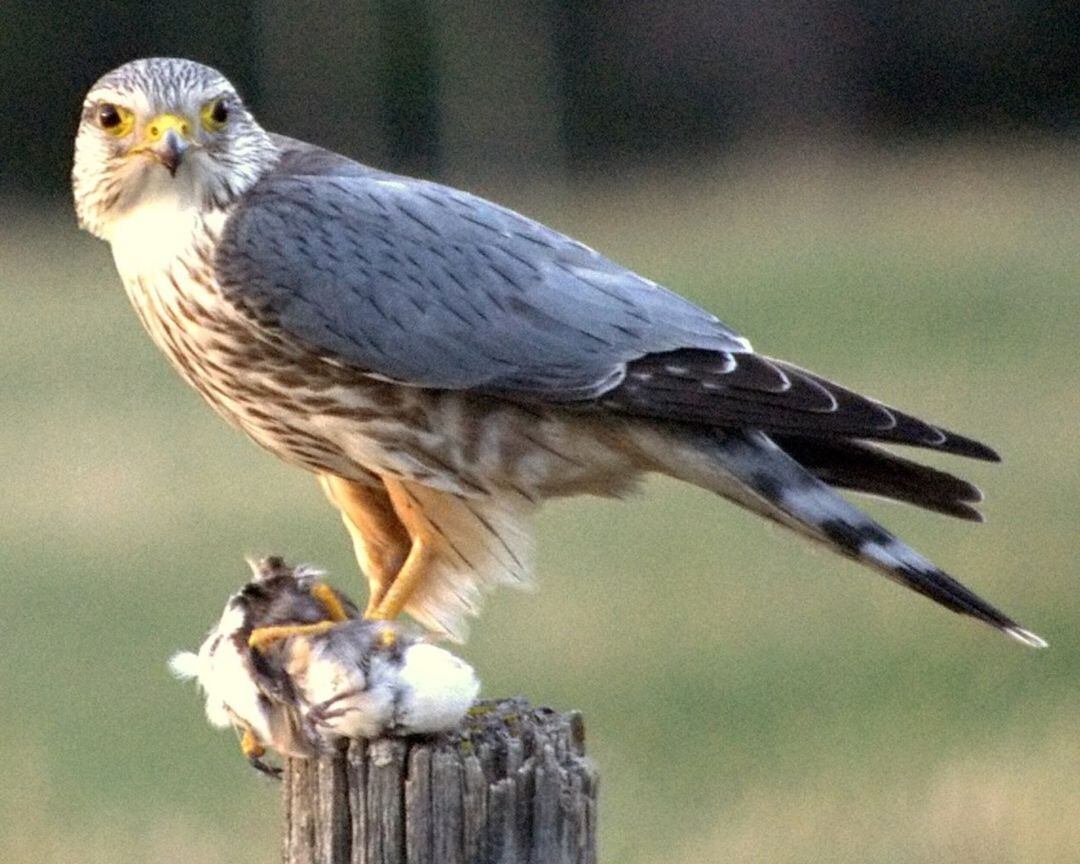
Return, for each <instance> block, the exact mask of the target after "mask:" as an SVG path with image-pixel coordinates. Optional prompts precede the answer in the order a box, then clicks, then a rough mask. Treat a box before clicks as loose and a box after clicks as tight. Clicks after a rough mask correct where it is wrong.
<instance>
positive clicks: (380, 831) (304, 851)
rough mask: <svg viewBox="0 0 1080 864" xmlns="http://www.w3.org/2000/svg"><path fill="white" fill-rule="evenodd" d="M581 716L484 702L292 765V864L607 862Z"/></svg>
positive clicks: (288, 824)
mask: <svg viewBox="0 0 1080 864" xmlns="http://www.w3.org/2000/svg"><path fill="white" fill-rule="evenodd" d="M597 780H598V778H597V773H596V769H595V767H594V766H593V765H592V763H591V762H590V761H589V760H588V759H586V758H585V726H584V723H583V721H582V717H581V715H580V714H578V713H576V712H571V713H569V714H557V713H555V712H554V711H551V710H550V709H547V708H533V707H532V706H530V705H529V704H528V703H527V702H526V701H525V700H523V699H507V700H503V701H499V702H481V703H479V705H477V707H476V708H474V709H473V710H472V711H471V712H470V714H469V716H468V717H467V718H466V720H465V721H464V723H463V724H462V727H461V728H460V729H458V730H456V731H455V732H452V733H449V734H446V735H440V736H435V737H428V738H381V739H378V740H375V741H353V742H351V743H350V745H349V747H348V749H347V750H343V751H342V752H340V753H338V754H336V755H332V756H326V757H323V758H322V759H319V760H303V759H291V760H289V761H288V764H287V765H286V768H285V774H284V790H283V802H284V828H283V836H282V858H283V861H284V862H285V864H596V793H597Z"/></svg>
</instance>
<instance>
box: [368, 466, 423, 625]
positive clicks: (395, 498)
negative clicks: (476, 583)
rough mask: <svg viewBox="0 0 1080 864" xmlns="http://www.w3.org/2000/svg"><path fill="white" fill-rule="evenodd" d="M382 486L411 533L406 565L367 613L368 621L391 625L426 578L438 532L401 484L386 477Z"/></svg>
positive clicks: (399, 517) (404, 564)
mask: <svg viewBox="0 0 1080 864" xmlns="http://www.w3.org/2000/svg"><path fill="white" fill-rule="evenodd" d="M383 484H384V485H385V487H386V493H387V495H388V496H389V498H390V502H391V503H392V504H393V505H394V513H395V515H396V516H397V518H398V519H399V520H400V522H401V524H402V525H403V526H404V529H405V530H406V531H407V532H408V534H409V537H410V539H411V544H412V545H411V546H410V548H409V555H408V557H407V558H406V559H405V563H403V564H402V565H401V569H400V570H398V572H397V575H396V576H395V577H394V579H393V581H392V582H391V583H390V585H389V587H387V589H386V591H385V593H384V594H383V596H382V598H381V599H380V600H379V602H378V603H377V604H376V605H375V607H374V608H371V604H369V605H368V611H367V612H365V613H364V615H365V617H369V618H376V619H380V620H384V621H388V620H391V619H393V618H397V616H398V615H400V614H401V613H402V612H403V611H404V610H405V608H406V607H407V606H408V605H409V602H410V601H411V600H412V596H413V594H414V593H416V589H417V588H419V587H420V585H421V584H422V583H423V581H424V579H425V578H426V577H427V575H428V571H429V569H430V568H431V565H432V561H433V559H434V557H435V554H434V551H433V544H432V541H431V540H429V539H428V538H433V537H434V536H435V529H434V528H433V527H432V526H431V524H430V523H429V522H428V520H427V517H425V516H424V514H423V512H422V511H421V510H420V508H419V507H418V506H417V503H416V499H414V498H413V496H412V495H411V494H410V493H409V490H408V488H406V486H405V485H404V484H403V483H402V482H401V481H400V480H397V479H394V478H391V477H384V478H383Z"/></svg>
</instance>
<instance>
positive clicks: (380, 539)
mask: <svg viewBox="0 0 1080 864" xmlns="http://www.w3.org/2000/svg"><path fill="white" fill-rule="evenodd" d="M319 484H320V485H321V486H322V489H323V492H324V493H325V494H326V497H327V498H329V499H330V503H331V504H333V505H334V506H335V507H337V509H338V510H340V511H341V520H342V522H344V523H345V527H346V528H347V529H348V530H349V535H350V536H351V537H352V541H353V548H354V549H355V551H356V560H357V562H358V563H359V564H360V569H361V570H362V571H363V573H364V576H365V577H367V580H368V588H369V599H368V606H367V610H366V611H365V612H364V617H365V618H369V617H371V615H372V613H374V611H375V609H376V608H377V607H378V604H379V602H380V601H381V600H382V597H383V594H384V593H385V592H386V589H387V587H388V586H389V585H390V583H391V582H392V581H393V579H394V576H395V575H396V574H397V572H398V570H400V569H401V565H402V564H403V563H404V561H405V559H406V557H407V556H408V554H409V548H410V546H411V544H412V540H411V538H410V537H409V534H408V532H407V531H406V529H405V526H404V525H403V524H402V523H401V520H400V519H399V518H398V516H397V514H396V513H395V512H394V506H393V504H392V502H391V500H390V496H389V495H388V494H387V490H386V488H384V487H382V486H373V485H365V484H363V483H357V482H355V481H352V480H346V479H344V478H342V477H335V476H334V475H332V474H320V475H319Z"/></svg>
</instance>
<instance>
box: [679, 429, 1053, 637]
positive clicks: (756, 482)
mask: <svg viewBox="0 0 1080 864" xmlns="http://www.w3.org/2000/svg"><path fill="white" fill-rule="evenodd" d="M693 447H694V448H696V449H697V450H698V453H699V454H700V455H701V456H703V457H704V459H700V458H699V459H692V460H689V462H686V463H684V464H686V465H688V466H689V470H688V471H687V472H683V471H679V468H678V467H677V466H676V463H674V462H670V463H669V464H670V465H671V466H672V467H675V470H676V472H677V476H678V474H681V476H683V479H688V480H691V482H695V483H697V484H698V485H701V486H704V487H706V488H709V489H712V490H713V491H716V492H719V493H720V494H722V495H724V496H725V497H728V498H730V499H732V500H734V501H736V502H737V503H739V504H742V505H743V506H745V507H748V508H749V509H751V510H754V511H755V512H757V513H760V514H761V515H764V516H768V517H769V518H771V519H773V520H775V521H777V522H779V523H781V524H783V525H785V526H787V527H789V528H792V529H793V530H795V531H797V532H799V533H800V534H802V535H804V536H806V537H809V538H811V539H813V540H816V541H818V542H820V543H823V544H825V545H826V546H828V547H829V548H831V549H833V550H834V551H836V552H838V553H840V554H842V555H845V556H847V557H850V558H853V559H855V560H857V561H859V562H860V563H862V564H865V565H866V566H868V567H871V568H873V569H874V570H877V571H878V572H879V573H882V574H884V575H885V576H886V577H888V578H889V579H891V580H893V581H894V582H898V583H899V584H901V585H904V586H906V587H908V588H911V589H912V590H914V591H918V592H919V593H920V594H922V595H924V596H925V597H929V598H930V599H931V600H933V601H935V602H936V603H939V604H941V605H942V606H944V607H945V608H947V609H950V610H952V611H953V612H958V613H961V614H964V615H970V616H971V617H973V618H976V619H978V620H980V621H983V622H985V623H987V624H989V625H990V626H991V627H994V628H996V629H998V630H1000V631H1002V632H1004V633H1006V634H1007V635H1009V636H1011V637H1012V638H1014V639H1016V640H1017V641H1019V642H1022V643H1024V644H1025V645H1029V646H1031V647H1034V648H1042V647H1045V646H1046V642H1045V641H1043V640H1042V639H1041V638H1040V637H1039V636H1036V635H1035V634H1034V633H1032V632H1031V631H1030V630H1027V629H1025V628H1024V627H1021V626H1020V625H1019V624H1017V623H1016V621H1014V620H1013V619H1012V618H1010V617H1009V616H1008V615H1005V614H1004V613H1003V612H1001V611H1000V610H999V609H997V608H995V607H994V606H992V605H991V604H990V603H987V602H986V601H985V600H983V599H982V598H981V597H979V596H978V595H977V594H975V593H974V592H973V591H970V590H969V589H968V588H966V587H964V586H963V585H961V584H960V583H959V582H957V581H956V580H955V579H953V578H952V577H951V576H949V575H948V574H947V573H945V572H944V571H942V570H940V569H939V568H938V567H936V566H935V565H934V564H932V563H931V562H930V561H928V560H927V559H926V558H924V557H922V556H921V555H919V554H918V553H917V552H915V551H914V550H913V549H911V548H910V547H909V546H907V545H906V544H905V543H903V542H902V541H901V540H899V539H898V538H896V537H894V536H893V535H892V534H890V533H889V532H888V531H886V530H885V529H884V528H883V527H882V526H881V525H879V524H877V523H876V522H874V521H873V520H872V519H871V518H870V517H869V516H867V515H866V514H865V513H863V512H862V511H860V510H859V509H858V508H856V507H854V506H853V505H852V504H850V503H848V502H847V501H846V500H845V499H844V498H843V497H841V496H840V495H839V494H837V493H836V492H835V491H834V490H832V489H831V488H829V486H828V485H827V484H826V483H825V482H824V481H823V480H821V479H819V478H818V477H816V476H814V473H812V471H811V470H807V469H806V468H804V467H803V466H802V465H800V464H799V463H798V462H797V461H796V460H795V459H794V458H792V457H791V456H790V455H788V453H786V452H784V450H782V449H781V447H780V446H779V445H778V444H776V443H774V442H773V441H772V440H771V439H770V438H769V437H768V436H766V435H764V434H763V433H760V432H744V433H735V434H722V435H716V434H713V435H702V436H700V437H695V439H694V443H693ZM710 466H711V467H710ZM945 476H946V477H947V476H948V475H945ZM952 479H955V478H952ZM957 482H958V483H962V482H963V481H957ZM971 489H974V487H971ZM955 491H957V492H960V491H961V490H960V488H959V487H956V488H955ZM963 494H964V495H965V496H967V497H970V496H971V495H972V492H970V491H966V492H964V493H963Z"/></svg>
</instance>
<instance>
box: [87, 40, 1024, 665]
mask: <svg viewBox="0 0 1080 864" xmlns="http://www.w3.org/2000/svg"><path fill="white" fill-rule="evenodd" d="M73 186H74V198H75V206H76V210H77V213H78V218H79V223H80V225H81V226H82V227H83V228H85V229H87V230H88V231H90V232H91V233H93V234H95V235H97V236H98V237H100V238H103V239H105V240H107V241H108V242H109V243H110V244H111V246H112V251H113V256H114V258H115V261H116V266H117V269H118V270H119V273H120V277H121V279H122V280H123V283H124V286H125V288H126V290H127V293H128V295H129V296H130V298H131V301H132V303H133V305H134V307H135V310H136V311H137V313H138V315H139V317H140V318H141V319H142V322H143V324H144V325H145V327H146V329H147V331H149V334H150V336H151V338H152V339H153V341H154V342H155V343H156V344H157V345H158V347H159V348H161V350H162V351H164V352H165V354H166V355H167V356H168V358H169V359H170V360H171V361H172V364H173V365H174V366H175V367H176V369H177V370H178V371H179V373H180V374H181V375H182V376H183V378H184V379H185V380H187V382H188V383H189V384H191V385H193V386H194V387H195V388H196V389H197V390H198V391H199V392H200V393H201V394H202V395H203V396H204V397H205V399H206V400H207V401H208V402H209V403H210V404H211V405H212V406H213V407H214V408H215V409H216V410H217V411H218V412H219V413H220V414H221V415H222V416H223V417H225V418H226V419H227V420H228V421H229V422H230V423H232V424H233V425H235V426H238V427H239V428H240V429H242V430H244V431H245V432H246V433H247V434H248V435H250V436H251V437H252V438H253V439H254V440H255V441H256V442H257V443H259V444H260V445H262V446H263V447H265V448H266V449H268V450H270V451H271V452H272V453H275V454H276V455H277V456H279V457H281V458H282V459H284V460H286V461H287V462H290V463H292V464H293V465H297V466H300V467H302V468H305V469H307V470H308V471H311V472H313V473H314V474H316V475H317V476H318V478H319V481H320V483H321V484H322V487H323V489H324V490H325V492H326V494H327V496H328V497H329V499H330V501H331V502H332V503H333V504H334V505H335V506H336V507H337V508H338V509H339V510H340V512H341V515H342V517H343V519H344V522H345V525H346V527H347V528H348V530H349V532H350V534H351V536H352V540H353V543H354V546H355V549H356V553H357V557H358V560H359V563H360V565H361V569H362V570H363V572H364V574H365V575H366V577H367V580H368V582H369V586H370V599H369V602H368V605H367V609H366V612H365V614H366V615H367V616H368V617H371V618H382V619H390V618H394V617H396V616H397V615H398V614H399V613H401V612H407V613H409V614H411V615H412V616H414V617H415V618H416V619H417V620H419V621H420V622H421V623H423V624H424V625H425V626H427V627H428V628H430V629H431V630H433V631H436V632H438V633H441V634H443V635H446V636H449V637H452V638H463V636H464V632H465V631H464V618H465V615H466V613H474V612H475V611H476V609H477V606H478V602H479V598H480V594H481V592H482V590H483V589H487V588H490V587H492V586H494V585H497V584H500V583H509V584H514V583H523V582H525V581H527V580H528V578H529V576H530V569H531V564H530V554H529V550H530V530H529V519H530V514H531V512H532V511H533V510H534V508H535V507H536V505H537V504H539V503H540V502H542V501H544V500H545V499H548V498H557V497H562V496H570V495H578V494H595V495H608V496H615V495H619V494H622V493H625V492H627V491H628V490H629V489H630V488H631V487H632V486H633V485H634V482H635V480H636V479H637V478H639V477H641V476H642V475H644V474H647V473H649V472H656V473H660V474H666V475H669V476H671V477H675V478H677V479H679V480H684V481H687V482H689V483H692V484H695V485H697V486H700V487H703V488H705V489H708V490H711V491H713V492H715V493H718V494H719V495H721V496H723V497H725V498H728V499H730V500H731V501H734V502H735V503H737V504H739V505H741V506H743V507H745V508H748V509H749V510H751V511H753V512H755V513H757V514H760V515H761V516H764V517H766V518H768V519H770V520H773V521H774V522H778V523H780V524H781V525H784V526H787V527H788V528H791V529H793V530H794V531H796V532H797V533H799V534H801V535H803V536H805V537H807V538H809V539H811V540H814V541H817V542H818V543H821V544H824V545H825V546H827V547H828V548H830V549H832V550H834V551H836V552H838V553H840V554H842V555H845V556H847V557H849V558H853V559H855V560H857V561H859V562H861V563H862V564H865V565H867V566H869V567H871V568H873V569H874V570H877V571H878V572H880V573H882V574H884V575H885V576H887V577H888V578H890V579H892V580H894V581H896V582H898V583H900V584H902V585H906V586H907V587H909V588H912V589H914V590H915V591H918V592H920V593H921V594H924V595H926V596H927V597H929V598H931V599H932V600H935V601H937V602H938V603H940V604H941V605H943V606H945V607H946V608H948V609H951V610H952V611H954V612H959V613H963V614H966V615H970V616H973V617H974V618H977V619H979V620H981V621H984V622H986V623H988V624H990V625H991V626H993V627H996V628H998V629H999V630H1001V631H1004V632H1005V633H1007V634H1009V635H1010V636H1012V637H1014V638H1016V639H1017V640H1019V641H1021V642H1024V643H1026V644H1028V645H1032V646H1042V645H1044V644H1045V643H1044V642H1043V641H1042V640H1041V639H1040V638H1039V637H1038V636H1036V635H1035V634H1033V633H1031V632H1030V631H1029V630H1026V629H1024V628H1023V627H1021V626H1019V625H1018V624H1017V623H1016V622H1015V621H1013V620H1012V619H1011V618H1009V617H1008V616H1006V615H1005V614H1004V613H1002V612H1000V611H999V610H997V609H996V608H994V607H993V606H992V605H990V604H989V603H987V602H986V601H984V600H982V599H981V598H980V597H978V596H977V595H975V594H974V593H973V592H972V591H970V590H968V589H967V588H965V587H964V586H963V585H961V584H960V583H959V582H957V581H956V580H954V579H953V578H951V577H950V576H948V575H947V574H946V573H944V572H942V571H941V570H940V569H939V568H937V567H936V566H935V565H933V564H932V563H931V562H929V561H928V560H926V559H925V558H923V557H922V556H920V555H919V554H918V553H916V552H915V551H913V550H912V549H911V548H909V547H908V546H907V545H905V544H904V543H903V542H901V541H900V540H899V539H897V538H896V537H894V536H893V535H892V534H890V533H889V532H888V531H886V530H885V529H884V528H882V527H881V526H880V525H878V524H876V523H875V522H874V521H872V520H871V519H870V518H869V517H867V516H866V515H864V514H863V513H862V512H861V511H860V510H858V509H857V508H855V507H854V506H853V505H852V504H850V503H848V502H847V501H846V500H845V499H844V498H843V497H842V496H841V495H839V494H837V492H836V491H835V490H836V489H846V490H852V491H855V492H860V493H868V494H872V495H878V496H883V497H885V498H892V499H896V500H899V501H905V502H907V503H909V504H914V505H916V506H919V507H923V508H926V509H928V510H933V511H937V512H940V513H946V514H949V515H952V516H957V517H960V518H962V519H972V520H977V519H978V518H979V515H978V513H977V511H976V510H975V508H974V507H973V505H974V504H975V503H977V502H978V501H979V500H981V495H980V493H979V491H978V490H977V489H976V488H975V487H974V486H972V485H971V484H970V483H967V482H965V481H963V480H961V479H959V478H957V477H954V476H952V475H950V474H947V473H944V472H942V471H940V470H936V469H933V468H929V467H927V466H924V465H921V464H919V463H918V462H915V461H912V460H911V459H908V458H906V457H901V456H898V455H895V454H894V453H892V452H889V451H888V450H886V449H885V448H883V447H882V446H881V445H882V444H886V445H890V444H903V445H910V446H914V447H922V448H927V449H929V450H933V451H937V452H940V453H950V454H955V455H958V456H967V457H972V458H975V459H984V460H991V461H994V460H997V458H998V457H997V455H996V454H995V453H994V451H993V450H991V449H990V448H989V447H987V446H985V445H984V444H981V443H979V442H978V441H975V440H972V439H970V438H966V437H963V436H961V435H957V434H954V433H952V432H949V431H946V430H944V429H942V428H940V427H938V426H935V425H932V424H930V423H927V422H924V421H922V420H919V419H917V418H915V417H913V416H910V415H908V414H906V413H904V412H902V411H899V410H897V409H895V408H892V407H889V406H887V405H884V404H882V403H880V402H877V401H874V400H872V399H868V398H866V397H864V396H861V395H859V394H857V393H854V392H852V391H851V390H848V389H846V388H844V387H842V386H840V385H838V384H835V383H833V382H831V381H828V380H826V379H824V378H822V377H821V376H819V375H815V374H814V373H812V372H809V371H806V370H805V369H802V368H799V367H798V366H795V365H792V364H791V363H788V362H785V361H782V360H777V359H773V358H771V357H766V356H763V355H761V354H757V353H755V352H754V351H753V349H752V348H751V346H750V343H749V342H748V341H747V340H746V339H745V338H744V337H742V336H741V335H739V334H738V333H737V332H735V331H734V330H733V329H731V328H730V327H728V326H727V325H725V324H724V323H722V322H721V321H720V320H719V319H718V318H716V317H715V316H714V315H712V314H710V313H708V312H706V311H704V310H702V309H700V308H698V307H697V306H695V305H693V304H692V303H690V302H688V301H687V300H684V299H682V298H681V297H679V296H678V295H676V294H674V293H672V292H670V291H668V290H666V289H664V288H663V287H661V286H660V285H657V284H656V283H655V282H653V281H651V280H649V279H647V278H644V277H642V276H639V275H638V274H636V273H634V272H631V271H630V270H627V269H626V268H624V267H620V266H619V265H618V264H616V263H614V262H612V261H610V260H609V259H607V258H605V257H603V256H602V255H600V254H598V253H597V252H595V251H593V250H592V249H590V248H589V247H587V246H585V245H583V244H582V243H579V242H577V241H576V240H573V239H571V238H570V237H567V236H565V235H563V234H560V233H558V232H557V231H554V230H552V229H550V228H547V227H545V226H544V225H541V224H539V223H538V222H535V221H533V220H531V219H528V218H526V217H524V216H522V215H519V214H518V213H515V212H513V211H511V210H508V209H506V208H504V207H500V206H499V205H497V204H494V203H492V202H490V201H485V200H483V199H482V198H478V197H476V196H474V195H470V194H468V193H466V192H462V191H459V190H456V189H451V188H448V187H446V186H442V185H439V184H437V183H433V182H428V181H424V180H418V179H412V178H407V177H402V176H397V175H393V174H389V173H386V172H383V171H379V170H376V169H373V168H369V167H366V166H364V165H361V164H359V163H357V162H354V161H352V160H351V159H348V158H346V157H344V156H341V155H338V154H336V153H332V152H328V151H327V150H324V149H321V148H319V147H317V146H315V145H312V144H307V143H304V142H301V141H297V140H293V139H290V138H286V137H283V136H281V135H275V134H273V133H270V132H267V131H266V130H264V129H263V128H262V127H261V126H259V124H258V123H257V122H256V121H255V119H254V117H253V116H252V114H251V112H250V111H249V110H248V108H247V107H246V106H245V105H244V103H243V102H242V101H241V99H240V97H239V96H238V95H237V93H236V90H235V89H234V88H233V87H232V85H230V84H229V82H228V81H227V80H226V79H225V78H224V77H223V76H222V75H221V74H220V73H219V72H217V71H215V70H213V69H210V68H208V67H206V66H203V65H200V64H198V63H194V62H191V61H189V60H181V59H162V58H157V59H144V60H135V61H133V62H130V63H128V64H126V65H124V66H121V67H119V68H118V69H115V70H114V71H112V72H109V73H108V74H106V75H105V76H104V77H102V78H101V79H100V80H99V81H98V82H97V83H96V84H94V86H93V87H92V88H91V90H90V92H89V94H88V95H87V97H86V101H85V102H84V104H83V109H82V117H81V122H80V124H79V130H78V135H77V138H76V143H75V161H74V169H73Z"/></svg>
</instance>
